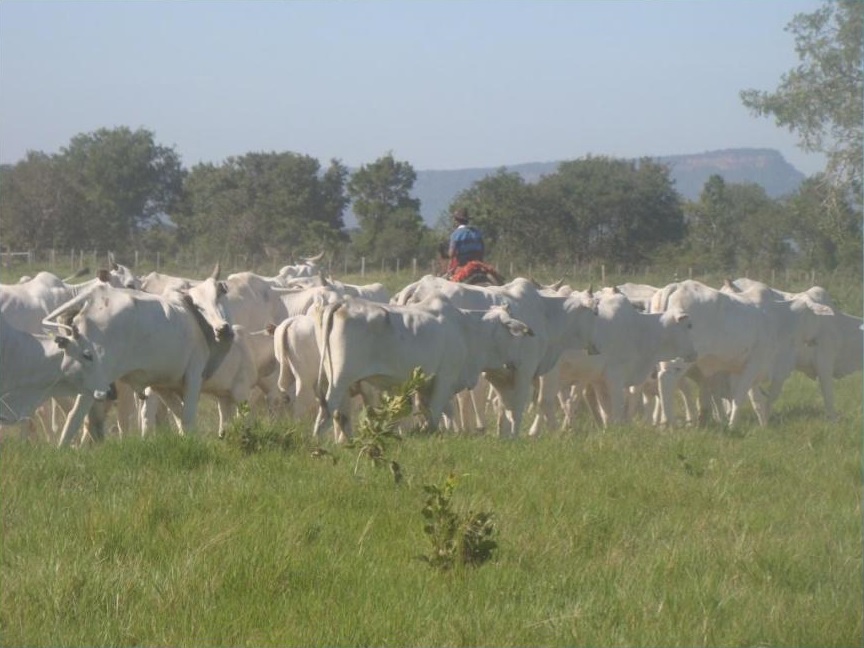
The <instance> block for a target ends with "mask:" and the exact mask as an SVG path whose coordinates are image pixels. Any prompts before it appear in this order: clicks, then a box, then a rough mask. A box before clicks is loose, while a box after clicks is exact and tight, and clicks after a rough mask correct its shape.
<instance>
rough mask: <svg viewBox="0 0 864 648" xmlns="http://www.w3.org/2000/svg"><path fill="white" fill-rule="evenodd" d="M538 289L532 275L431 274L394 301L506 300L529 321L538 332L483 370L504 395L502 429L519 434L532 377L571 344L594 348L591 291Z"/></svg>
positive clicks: (470, 305) (482, 303) (473, 305)
mask: <svg viewBox="0 0 864 648" xmlns="http://www.w3.org/2000/svg"><path fill="white" fill-rule="evenodd" d="M547 292H548V291H546V290H538V289H537V287H536V286H535V285H534V284H533V283H532V282H531V281H530V280H528V279H522V278H519V279H515V280H513V281H511V282H510V283H508V284H505V285H504V286H488V287H480V286H469V285H466V284H459V283H454V282H452V281H448V280H446V279H441V278H438V277H433V276H431V275H427V276H426V277H424V278H423V279H420V280H419V281H417V282H415V283H413V284H411V285H409V286H407V287H406V288H404V289H403V290H402V291H400V292H399V293H398V294H397V295H396V296H394V300H393V301H395V302H396V303H413V302H416V301H418V300H422V299H425V298H428V297H430V296H436V295H443V296H445V297H447V298H448V299H450V301H452V302H453V304H454V305H455V306H457V307H459V308H466V309H479V310H484V309H488V308H491V307H492V306H495V305H508V306H509V307H510V310H511V313H512V315H513V317H515V318H517V319H519V320H521V321H523V322H525V323H526V324H527V325H528V326H529V327H531V330H532V331H533V332H534V336H533V337H531V338H527V339H524V340H522V341H521V342H520V345H519V347H520V348H519V354H518V355H517V356H516V357H515V358H514V360H513V362H512V363H510V364H509V365H508V366H507V367H500V368H498V369H494V370H488V371H486V372H485V375H486V378H487V380H489V382H490V384H491V385H492V386H493V387H494V388H495V390H496V392H497V393H498V396H499V397H500V400H501V408H500V409H499V412H498V434H499V435H500V436H515V435H517V434H518V433H519V427H520V425H521V421H522V416H523V413H524V411H525V408H526V406H527V405H528V403H529V401H530V400H531V397H532V394H533V390H534V380H535V379H536V378H539V377H540V376H542V375H543V374H545V373H547V372H549V371H551V370H552V368H553V367H554V366H555V363H556V362H557V361H558V357H559V356H560V355H561V353H562V352H563V351H564V349H567V348H574V349H591V350H592V351H593V350H594V344H593V342H594V340H593V336H594V325H595V321H596V318H597V313H596V301H595V299H594V297H593V295H592V294H591V293H590V291H584V292H572V293H571V294H569V295H568V296H566V297H562V296H559V295H554V294H547Z"/></svg>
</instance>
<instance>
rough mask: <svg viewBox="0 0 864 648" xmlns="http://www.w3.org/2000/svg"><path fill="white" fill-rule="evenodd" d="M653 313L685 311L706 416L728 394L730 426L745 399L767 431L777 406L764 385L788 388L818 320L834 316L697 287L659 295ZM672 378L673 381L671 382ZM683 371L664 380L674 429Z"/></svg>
mask: <svg viewBox="0 0 864 648" xmlns="http://www.w3.org/2000/svg"><path fill="white" fill-rule="evenodd" d="M652 309H654V310H655V311H656V310H661V311H662V310H674V309H677V310H680V311H681V312H684V313H687V314H688V315H689V316H690V319H691V321H692V323H693V331H692V335H693V345H694V347H695V349H696V352H697V356H698V357H697V360H696V362H695V363H694V365H693V368H694V369H695V373H694V371H693V370H691V371H690V375H693V376H694V377H695V378H696V380H697V382H699V383H700V387H701V388H700V404H701V406H702V410H701V416H702V417H704V416H705V415H706V414H707V412H708V411H709V410H710V409H711V403H710V399H711V397H712V390H715V389H717V388H718V387H719V388H720V389H721V393H722V392H727V393H726V394H725V395H728V400H729V402H730V406H729V412H728V418H727V420H726V423H727V424H728V425H730V426H731V425H734V424H735V423H736V422H737V418H738V412H739V411H740V407H741V404H742V403H743V402H744V399H745V397H746V396H747V395H748V394H749V396H750V402H751V403H752V405H753V408H754V410H755V411H756V416H757V418H758V420H759V424H760V425H766V424H767V422H768V417H769V415H770V406H771V403H770V401H769V399H768V395H767V394H766V392H764V391H763V390H762V389H761V388H760V387H759V384H760V383H762V382H771V383H773V384H775V385H776V384H778V383H780V384H782V381H783V380H785V377H786V376H788V373H789V371H791V368H790V367H791V366H792V365H793V364H794V358H795V354H796V350H797V349H798V348H799V346H801V345H804V344H807V343H809V341H810V340H812V338H813V336H814V335H815V330H816V329H817V327H818V319H817V318H818V317H821V316H824V314H827V313H829V312H830V309H827V307H825V306H822V305H818V304H813V303H812V302H811V301H809V300H807V301H801V302H789V301H785V300H784V301H780V300H776V299H775V298H774V296H773V295H771V294H770V292H769V291H766V290H762V289H757V290H754V291H753V292H752V293H748V294H727V293H724V292H721V291H718V290H714V289H713V288H710V287H709V286H706V285H704V284H701V283H699V282H697V281H690V280H688V281H684V282H681V283H678V284H670V285H669V286H666V287H665V288H663V289H662V290H661V291H660V292H658V293H657V295H655V299H654V300H653V301H652ZM670 375H671V376H673V377H671V378H670ZM680 375H681V371H680V367H676V369H675V372H674V373H672V374H670V372H668V371H667V370H666V368H665V367H663V368H661V371H660V375H659V376H658V380H659V386H660V394H661V403H662V407H663V412H664V418H665V421H667V422H669V423H674V421H675V415H674V408H673V405H672V391H671V390H672V388H673V387H674V384H675V383H676V381H677V379H678V377H679V376H680Z"/></svg>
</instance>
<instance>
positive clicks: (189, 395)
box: [180, 371, 202, 434]
mask: <svg viewBox="0 0 864 648" xmlns="http://www.w3.org/2000/svg"><path fill="white" fill-rule="evenodd" d="M185 379H186V380H185V382H186V389H185V390H184V391H183V420H182V424H181V426H180V434H192V433H194V432H195V419H196V418H197V416H198V399H199V398H200V396H201V382H202V378H201V372H200V371H196V372H194V373H193V374H192V375H189V374H187V375H186V376H185Z"/></svg>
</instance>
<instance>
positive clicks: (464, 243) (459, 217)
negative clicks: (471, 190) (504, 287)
mask: <svg viewBox="0 0 864 648" xmlns="http://www.w3.org/2000/svg"><path fill="white" fill-rule="evenodd" d="M453 220H454V221H455V222H456V229H455V230H453V232H452V233H451V234H450V246H449V248H448V250H447V257H449V259H450V264H449V266H448V268H447V273H446V275H445V276H446V277H448V278H449V279H450V280H451V281H459V282H464V283H482V284H499V285H500V284H501V283H503V279H502V277H501V275H499V274H498V273H497V272H496V271H495V268H493V267H492V266H491V265H489V264H488V263H484V262H483V254H484V252H485V251H486V250H485V245H484V244H483V234H482V233H481V232H480V230H479V229H477V228H476V227H472V226H471V225H469V224H468V209H467V208H465V207H460V208H458V209H457V210H455V211H454V212H453ZM442 252H443V250H442Z"/></svg>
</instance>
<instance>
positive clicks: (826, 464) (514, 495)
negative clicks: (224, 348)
mask: <svg viewBox="0 0 864 648" xmlns="http://www.w3.org/2000/svg"><path fill="white" fill-rule="evenodd" d="M838 392H839V393H838V402H839V405H840V409H841V410H842V411H843V412H844V413H845V418H844V419H843V421H842V422H841V423H839V424H832V423H827V422H825V421H823V420H822V418H821V416H820V414H821V404H820V403H819V400H818V391H817V390H816V388H815V385H814V383H812V382H810V381H807V380H806V379H804V378H801V377H795V378H794V379H793V380H792V381H791V382H790V384H789V385H788V387H787V389H786V391H784V394H783V397H782V398H781V400H780V402H779V403H778V407H777V417H776V422H775V423H774V424H772V425H771V426H769V427H768V428H766V429H761V428H757V427H751V425H752V418H748V419H747V421H745V424H744V425H743V426H741V427H740V428H738V429H736V430H733V431H727V430H724V429H722V428H719V427H713V428H706V429H687V428H683V429H675V430H656V429H653V428H651V427H648V426H644V425H630V426H627V427H619V428H613V429H610V430H608V431H606V432H602V431H599V430H598V429H596V427H594V426H593V424H592V423H590V422H589V421H588V420H587V419H580V420H579V423H578V426H577V428H576V429H575V430H569V431H566V432H557V433H550V434H547V435H545V436H543V437H541V438H539V439H536V440H528V439H526V438H524V437H523V438H521V439H518V440H515V441H500V440H499V439H497V438H495V437H494V436H492V435H489V436H452V435H446V434H444V435H433V436H421V435H417V436H411V437H409V438H407V439H405V440H404V441H403V442H401V443H398V444H394V445H393V446H392V447H391V448H390V452H391V454H392V457H393V459H395V460H396V461H398V462H399V464H400V465H401V466H402V470H403V474H404V479H403V480H402V482H401V484H399V485H397V484H395V483H394V480H393V478H392V476H391V475H390V473H389V472H388V471H386V470H380V469H377V468H375V467H374V465H373V464H372V462H367V461H363V462H360V463H359V464H357V462H356V452H357V451H356V449H354V450H351V449H347V448H340V447H333V446H331V445H330V444H329V443H328V444H327V449H328V451H329V452H330V453H332V456H333V457H335V459H336V461H335V462H334V461H333V460H332V459H331V456H330V455H322V453H318V452H314V450H315V445H314V444H313V443H312V442H311V440H309V439H308V432H309V430H308V426H303V427H302V428H299V427H295V426H294V425H293V424H292V423H289V422H280V421H276V422H268V421H262V422H261V423H260V425H261V426H262V427H261V429H262V430H264V431H266V432H267V433H268V434H270V435H271V437H272V435H274V434H275V435H277V436H278V434H281V433H292V434H293V435H294V436H293V437H292V439H293V442H292V443H282V444H280V443H269V444H261V445H260V446H259V447H258V448H257V451H254V452H246V451H244V450H243V448H242V447H240V446H239V445H238V444H236V443H232V442H231V440H230V439H229V441H227V442H224V441H222V442H220V441H218V440H216V439H215V438H213V437H214V436H215V435H208V434H202V435H201V436H199V437H195V438H180V437H177V436H175V435H171V434H164V435H157V436H155V437H153V438H151V439H147V440H141V439H134V438H127V439H122V440H120V439H111V440H109V441H107V442H105V443H104V444H102V445H99V446H88V447H84V448H82V449H79V450H72V449H69V450H67V449H63V450H58V449H57V448H55V447H51V446H48V445H45V444H40V443H22V442H20V441H15V440H7V441H5V442H3V443H2V445H0V479H2V482H0V483H2V492H0V499H2V547H0V643H2V644H3V645H8V646H23V645H27V646H37V645H42V646H46V645H47V646H61V645H62V646H95V645H110V646H132V645H134V646H150V645H171V646H270V645H273V646H295V645H302V646H308V645H333V646H355V645H399V646H405V645H412V646H433V645H434V646H449V645H500V646H523V645H538V646H539V645H543V646H547V645H548V646H552V645H559V646H576V645H591V646H601V645H603V646H606V645H627V646H631V645H652V646H657V645H663V646H667V645H668V646H693V645H711V646H720V645H784V646H792V645H800V646H813V645H819V646H852V645H859V646H860V645H861V643H862V598H864V597H862V528H861V527H862V522H861V520H862V516H861V493H862V472H861V468H862V466H861V430H862V417H861V393H862V382H861V376H860V375H859V376H856V377H853V378H849V379H846V380H844V381H841V382H839V383H838ZM355 464H356V465H358V466H359V469H358V470H357V472H356V474H355V470H354V468H355ZM451 473H452V474H454V475H456V476H457V479H458V486H457V488H456V491H455V493H454V498H453V500H454V504H455V506H456V508H458V509H462V510H469V509H472V510H485V511H491V512H493V513H494V515H495V523H496V527H497V533H496V538H495V539H496V541H497V543H498V549H497V551H496V552H495V555H494V558H493V560H492V561H490V562H488V563H485V564H483V565H482V566H480V567H477V568H462V569H456V570H451V571H449V572H446V573H441V572H439V571H438V570H435V569H432V568H430V567H429V566H428V565H427V564H426V563H425V562H423V561H422V560H419V559H418V556H419V555H421V554H423V553H425V552H426V551H427V549H428V547H427V544H426V538H425V537H424V534H423V523H424V520H423V517H422V515H421V509H422V506H423V503H424V499H425V496H426V495H425V493H424V491H423V486H424V485H426V484H435V483H440V482H441V480H442V479H443V478H445V477H446V476H447V475H449V474H451Z"/></svg>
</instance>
